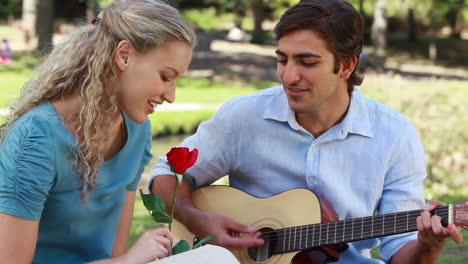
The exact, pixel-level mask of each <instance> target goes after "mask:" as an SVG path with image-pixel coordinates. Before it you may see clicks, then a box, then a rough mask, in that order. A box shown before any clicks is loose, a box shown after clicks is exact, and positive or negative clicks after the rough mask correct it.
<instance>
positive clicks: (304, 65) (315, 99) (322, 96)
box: [276, 29, 347, 114]
mask: <svg viewBox="0 0 468 264" xmlns="http://www.w3.org/2000/svg"><path fill="white" fill-rule="evenodd" d="M276 54H277V57H278V67H277V73H278V77H279V79H280V80H281V82H282V83H283V86H284V90H285V92H286V95H287V97H288V101H289V106H290V107H291V109H292V110H293V111H294V112H295V113H297V114H300V113H318V112H323V111H325V112H326V111H333V108H334V107H336V104H338V103H339V102H341V101H340V100H339V98H342V96H345V94H346V96H347V88H346V87H347V85H346V80H345V79H343V78H341V77H340V76H341V73H342V69H341V68H342V66H341V65H340V70H339V71H338V73H333V66H334V56H333V54H332V53H331V52H330V51H329V50H328V49H327V47H326V42H325V41H324V40H323V39H322V38H321V37H320V36H319V35H318V34H317V33H315V32H313V31H311V30H306V29H299V30H296V31H293V32H290V33H288V34H286V35H285V36H283V37H282V38H281V39H280V40H279V43H278V49H277V51H276ZM344 93H345V94H344Z"/></svg>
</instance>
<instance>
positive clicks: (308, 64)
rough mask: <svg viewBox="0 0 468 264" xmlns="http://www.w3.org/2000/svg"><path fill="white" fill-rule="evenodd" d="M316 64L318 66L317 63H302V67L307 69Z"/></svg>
mask: <svg viewBox="0 0 468 264" xmlns="http://www.w3.org/2000/svg"><path fill="white" fill-rule="evenodd" d="M315 64H317V62H302V65H304V66H306V67H310V66H314V65H315Z"/></svg>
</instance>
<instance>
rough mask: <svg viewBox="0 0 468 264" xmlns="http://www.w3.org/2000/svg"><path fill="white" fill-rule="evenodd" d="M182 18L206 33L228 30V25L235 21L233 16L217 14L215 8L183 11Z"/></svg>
mask: <svg viewBox="0 0 468 264" xmlns="http://www.w3.org/2000/svg"><path fill="white" fill-rule="evenodd" d="M181 15H182V17H183V18H184V19H185V20H186V21H187V22H188V23H189V24H190V25H192V26H194V27H195V28H198V29H203V30H205V31H208V32H209V31H219V30H225V29H227V28H228V26H227V24H226V23H230V22H232V21H234V16H233V15H232V14H219V15H217V14H216V10H215V8H213V7H211V8H204V9H188V10H181Z"/></svg>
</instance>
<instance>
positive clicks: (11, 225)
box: [0, 213, 39, 264]
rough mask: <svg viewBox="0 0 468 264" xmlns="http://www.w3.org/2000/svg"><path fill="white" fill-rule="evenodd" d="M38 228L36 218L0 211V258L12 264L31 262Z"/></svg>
mask: <svg viewBox="0 0 468 264" xmlns="http://www.w3.org/2000/svg"><path fill="white" fill-rule="evenodd" d="M38 230H39V221H38V220H28V219H24V218H20V217H17V216H13V215H9V214H5V213H0V259H3V260H8V263H12V264H16V263H18V264H20V263H31V262H32V260H33V257H34V252H35V249H36V243H37V234H38Z"/></svg>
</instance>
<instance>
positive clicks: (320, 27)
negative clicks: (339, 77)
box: [274, 0, 364, 93]
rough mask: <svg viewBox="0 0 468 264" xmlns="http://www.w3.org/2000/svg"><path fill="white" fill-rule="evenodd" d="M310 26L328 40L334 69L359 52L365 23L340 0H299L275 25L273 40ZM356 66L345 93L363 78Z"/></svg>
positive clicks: (337, 69) (354, 10)
mask: <svg viewBox="0 0 468 264" xmlns="http://www.w3.org/2000/svg"><path fill="white" fill-rule="evenodd" d="M298 29H310V30H312V31H314V32H316V33H318V34H319V35H320V36H321V37H322V38H323V39H324V40H325V42H326V43H327V47H328V49H329V50H330V52H331V53H333V55H334V58H335V65H334V68H333V72H334V73H337V72H338V71H339V69H340V62H341V61H342V60H347V59H349V58H351V57H353V56H356V57H357V59H358V62H359V54H360V53H361V51H362V42H363V31H364V22H363V19H362V17H361V15H360V14H359V12H357V11H356V9H354V7H353V6H352V5H351V4H350V3H348V2H346V1H343V0H302V1H300V2H299V3H297V4H296V5H294V6H292V7H291V8H289V9H288V10H287V11H286V12H285V13H284V14H283V15H282V16H281V19H280V21H279V22H278V24H277V25H276V27H275V29H274V32H275V34H276V40H279V39H281V38H282V37H283V36H285V35H286V34H288V33H290V32H292V31H295V30H298ZM357 68H358V67H357V65H356V68H355V69H354V71H353V72H352V74H351V76H350V77H349V79H348V92H350V93H351V91H352V90H353V86H354V85H360V84H361V83H362V80H363V77H361V76H359V75H358V74H357Z"/></svg>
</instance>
